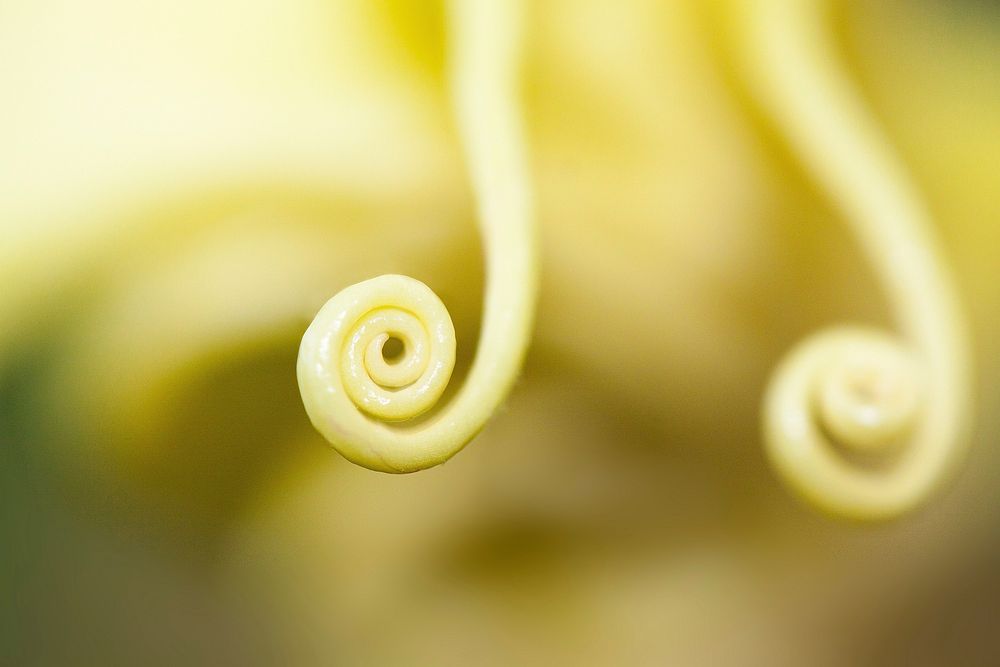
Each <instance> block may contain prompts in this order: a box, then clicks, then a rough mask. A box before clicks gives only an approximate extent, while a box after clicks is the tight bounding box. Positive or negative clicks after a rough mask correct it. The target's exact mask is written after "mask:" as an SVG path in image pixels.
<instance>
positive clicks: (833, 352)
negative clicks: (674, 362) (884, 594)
mask: <svg viewBox="0 0 1000 667" xmlns="http://www.w3.org/2000/svg"><path fill="white" fill-rule="evenodd" d="M825 5H826V3H823V2H817V1H816V0H759V1H756V2H752V3H743V4H741V5H740V6H741V7H742V9H743V12H742V13H741V14H739V18H740V19H741V22H740V25H741V26H742V27H743V30H744V32H743V35H742V39H743V40H744V41H743V43H742V46H743V56H744V59H745V65H746V70H745V74H746V75H747V77H748V81H749V84H750V88H751V91H752V94H753V95H754V97H755V98H756V99H757V101H758V102H759V103H760V105H761V106H762V107H763V108H764V109H765V111H766V112H767V113H768V114H769V115H770V116H771V117H772V118H773V120H774V121H775V122H776V123H777V124H778V126H779V128H780V130H781V131H782V132H783V133H784V134H785V135H786V138H787V140H788V142H789V143H790V145H791V147H792V149H793V151H794V152H795V154H796V155H797V157H798V158H799V159H800V160H801V161H802V162H803V163H804V165H805V167H806V168H807V169H808V170H809V172H810V174H811V176H812V177H813V178H814V179H815V180H816V181H817V182H818V184H819V185H820V187H821V188H822V189H823V190H824V191H825V192H826V194H827V196H829V197H830V199H831V200H832V201H833V202H834V203H835V204H836V207H837V209H838V210H839V212H840V213H841V214H842V215H843V217H844V218H845V220H846V221H847V222H848V224H849V226H850V229H851V231H852V232H853V233H854V235H855V236H856V238H857V240H858V242H859V243H860V244H861V246H862V249H863V250H864V252H865V254H866V255H867V257H868V260H869V262H871V264H872V265H873V266H874V268H875V270H876V272H877V275H878V276H879V278H880V280H881V282H882V284H883V286H884V289H885V290H886V292H887V294H888V296H889V299H890V302H891V306H892V308H893V313H894V315H895V318H896V320H897V322H898V324H899V327H900V329H901V330H902V333H903V335H904V337H905V342H898V343H895V345H896V346H902V347H903V349H901V350H894V349H892V347H891V346H888V344H887V343H886V339H885V337H884V335H882V334H880V333H877V332H869V331H867V330H860V329H853V328H837V329H833V330H831V331H827V332H823V333H821V334H818V335H817V336H816V337H814V338H811V339H810V340H808V341H806V342H805V343H803V344H802V346H801V347H799V348H798V349H797V350H795V351H793V352H792V354H791V355H790V357H789V358H788V360H786V361H785V362H784V363H783V364H782V365H781V367H780V368H779V370H778V372H777V374H776V376H775V377H774V380H773V382H772V385H771V387H770V388H769V390H768V396H767V399H766V404H765V412H764V422H765V424H764V430H765V436H766V440H767V442H766V445H767V448H768V453H769V456H770V458H771V461H772V463H773V464H774V466H775V468H776V470H777V471H778V473H779V474H780V475H781V476H782V477H783V478H784V479H785V481H786V482H787V483H788V484H789V485H790V486H791V487H792V488H794V489H795V490H796V491H798V492H799V493H800V494H802V495H803V496H805V497H806V498H808V499H809V500H810V501H812V502H814V503H815V504H817V505H818V506H820V507H822V508H824V509H826V510H828V511H830V512H832V513H835V514H842V515H846V516H850V517H855V518H861V519H884V518H890V517H893V516H897V515H899V514H901V513H903V512H906V511H907V510H910V509H912V508H913V507H914V506H916V505H918V504H919V503H920V502H922V501H924V500H925V499H926V498H927V497H928V496H929V495H930V494H931V493H933V492H934V491H935V490H937V489H938V488H939V487H940V486H941V484H942V482H943V481H944V480H945V479H947V477H948V475H949V474H950V473H951V472H952V471H953V469H954V467H955V464H956V463H957V462H958V461H959V460H960V459H961V458H962V455H963V453H964V451H965V448H966V438H965V435H966V434H965V429H966V428H967V425H966V420H967V419H966V418H967V414H966V413H967V411H968V410H969V407H970V395H969V385H970V379H969V361H968V356H969V351H968V343H967V341H966V334H965V325H964V317H963V315H962V312H961V309H960V307H959V305H958V301H957V297H956V295H955V288H954V286H953V284H952V278H951V275H950V273H949V271H948V270H947V268H946V266H945V262H944V261H943V259H942V258H941V257H940V256H939V253H938V247H939V245H938V241H937V239H936V238H935V236H934V234H933V233H932V225H931V222H930V216H929V214H928V212H927V211H926V209H925V206H924V205H923V203H922V202H921V200H920V197H919V195H918V194H917V193H916V192H915V189H914V187H913V186H912V185H911V183H910V181H909V179H908V177H907V176H906V174H905V170H904V169H903V167H902V166H901V165H900V164H899V161H898V160H897V159H896V157H895V156H894V155H893V152H892V150H891V148H890V147H889V145H888V143H887V141H886V139H885V138H884V136H883V134H882V133H881V132H880V131H879V129H878V128H877V127H876V126H875V124H874V122H873V121H872V120H871V118H870V113H869V112H868V111H867V110H866V109H865V107H864V105H863V103H862V102H861V100H860V98H859V96H858V94H857V93H856V92H855V90H854V88H853V87H852V85H851V84H850V81H849V80H848V79H847V77H846V76H845V75H844V73H843V72H842V71H841V69H840V68H839V67H838V66H837V64H836V56H835V50H834V48H833V46H832V44H831V37H830V35H829V32H828V29H827V28H826V27H825V26H827V25H828V22H827V21H826V20H825V18H826V17H825V16H824V10H825V9H826V6H825ZM887 346H888V347H887ZM910 348H912V349H913V350H912V354H913V355H914V357H915V358H916V359H917V361H916V362H914V363H916V364H918V365H919V368H920V370H919V373H918V372H917V371H915V370H914V369H913V368H912V367H911V365H910V363H909V362H902V363H901V362H900V356H901V355H904V356H906V355H909V354H911V352H910V351H909V349H910ZM843 364H852V365H854V366H855V372H853V373H849V374H845V373H843V372H842V371H841V370H840V367H841V366H842V365H843ZM831 377H832V378H833V379H832V382H833V383H834V385H835V386H833V388H831V386H830V385H831ZM837 384H840V385H841V386H839V387H837V386H836V385H837ZM915 384H916V385H917V386H916V387H914V386H913V385H915ZM893 385H896V386H897V387H898V388H897V389H889V390H885V389H884V388H885V387H892V386H893ZM917 393H921V394H923V395H924V396H923V398H922V402H918V401H917V400H916V399H915V398H914V397H913V396H914V395H915V394H917ZM831 395H834V396H837V395H839V396H841V397H843V396H849V395H854V397H855V398H854V399H853V400H839V399H838V400H830V397H831ZM818 397H819V398H818ZM831 409H832V410H833V414H831ZM824 421H825V422H826V425H825V426H824V424H823V423H822V422H824ZM831 426H832V428H831ZM824 428H825V430H824ZM909 431H912V433H910V432H909ZM830 434H837V435H840V436H842V437H849V438H850V440H849V441H847V442H843V443H840V442H838V441H837V440H836V439H835V438H834V439H831V438H830V437H829V436H830ZM892 437H897V438H905V443H903V444H902V445H901V446H900V447H899V449H898V452H897V451H890V452H885V457H884V458H883V459H880V460H878V461H876V462H872V461H862V460H858V459H856V458H851V457H849V456H846V455H845V453H844V452H843V451H837V446H838V445H844V446H846V447H847V448H854V449H857V448H859V447H861V448H868V446H870V445H872V444H873V443H875V444H880V443H881V441H883V440H886V439H891V438H892Z"/></svg>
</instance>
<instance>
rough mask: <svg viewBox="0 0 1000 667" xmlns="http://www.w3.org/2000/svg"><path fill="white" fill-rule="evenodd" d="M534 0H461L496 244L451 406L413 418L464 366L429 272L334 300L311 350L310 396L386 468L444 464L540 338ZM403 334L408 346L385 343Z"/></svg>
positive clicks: (453, 35)
mask: <svg viewBox="0 0 1000 667" xmlns="http://www.w3.org/2000/svg"><path fill="white" fill-rule="evenodd" d="M521 10H522V8H521V6H520V5H519V3H518V2H513V1H511V0H452V1H451V2H449V4H448V20H449V24H450V25H449V30H448V33H449V60H450V65H449V88H450V90H451V94H452V98H453V106H454V111H455V115H456V118H457V124H458V129H459V135H460V137H461V140H462V143H463V146H464V152H465V157H466V161H467V164H468V166H469V170H470V172H471V180H472V186H473V190H474V192H475V193H476V198H477V207H476V208H477V214H478V218H479V226H480V230H481V234H482V238H483V246H484V248H485V264H486V288H485V295H484V306H483V325H482V333H481V335H480V339H479V346H478V348H477V351H476V359H475V362H474V363H473V366H472V368H471V370H470V371H469V375H468V377H467V379H466V382H465V383H464V385H463V386H462V388H461V389H460V390H459V391H458V393H457V394H456V396H455V397H454V399H453V400H452V401H451V402H450V404H449V405H448V406H446V407H445V408H443V409H442V410H441V411H440V412H438V413H437V414H434V415H433V416H431V417H430V418H428V419H426V420H422V421H420V422H416V423H410V424H406V423H405V422H406V420H410V419H413V418H414V417H417V416H419V415H421V414H423V413H424V412H425V411H427V410H428V409H430V408H431V407H432V406H433V405H434V404H435V403H436V402H437V400H438V399H439V398H440V396H441V394H442V392H443V391H444V389H445V387H446V386H447V384H448V381H449V379H450V377H451V372H452V368H453V367H454V364H455V331H454V327H453V325H452V322H451V317H450V316H449V314H448V311H447V309H446V308H445V307H444V305H443V304H442V303H441V301H440V300H439V299H438V298H437V296H436V295H435V294H434V293H433V292H432V291H431V290H430V289H429V288H428V287H427V286H426V285H424V284H423V283H421V282H419V281H417V280H414V279H413V278H408V277H406V276H398V275H386V276H380V277H378V278H373V279H371V280H368V281H365V282H362V283H358V284H356V285H353V286H351V287H348V288H347V289H345V290H343V291H342V292H340V293H339V294H337V295H336V296H334V297H333V298H332V299H330V301H328V302H327V303H326V305H324V306H323V308H322V309H321V310H320V311H319V314H318V315H317V316H316V319H315V320H314V321H313V323H312V324H311V325H310V326H309V328H308V330H307V331H306V333H305V335H304V337H303V339H302V345H301V347H300V349H299V360H298V380H299V389H300V391H301V393H302V401H303V403H304V404H305V407H306V411H307V412H308V414H309V417H310V419H311V420H312V423H313V425H314V426H315V427H316V429H317V430H318V431H319V432H320V433H322V434H323V436H324V437H325V438H326V439H327V440H328V441H329V442H330V443H331V444H332V445H333V446H334V447H335V448H336V449H337V450H338V451H339V452H340V453H341V454H343V455H344V456H345V457H346V458H348V459H349V460H351V461H353V462H354V463H357V464H359V465H362V466H365V467H367V468H371V469H373V470H380V471H384V472H394V473H403V472H412V471H416V470H422V469H424V468H429V467H431V466H434V465H437V464H439V463H443V462H444V461H446V460H448V459H449V458H450V457H451V456H453V455H454V454H455V453H456V452H458V451H459V450H460V449H462V447H464V446H465V445H466V444H467V443H468V442H469V441H470V440H471V439H472V438H473V437H475V435H476V434H477V433H478V432H479V431H480V430H482V428H483V426H484V425H485V424H486V422H487V420H488V419H489V418H490V416H491V415H492V414H493V412H494V411H495V410H496V408H497V407H498V406H499V404H500V403H501V401H502V400H503V399H504V397H505V396H506V394H507V392H508V391H509V389H510V387H511V385H512V384H513V382H514V380H515V378H516V375H517V372H518V369H519V368H520V365H521V361H522V359H523V357H524V353H525V350H526V348H527V345H528V339H529V335H530V330H531V326H532V320H533V317H534V311H535V301H536V293H537V272H538V269H537V248H536V239H535V230H534V221H533V213H532V204H531V197H530V188H529V180H528V174H527V166H526V148H525V146H524V142H523V131H522V127H521V119H520V117H519V114H518V106H519V102H518V99H519V93H518V80H519V68H520V64H521V58H520V48H521V44H520V40H521V35H520V26H521V16H520V12H521ZM391 339H395V340H396V341H397V345H400V346H401V348H402V350H401V352H400V353H399V354H398V355H395V356H391V355H388V354H387V351H386V348H385V346H386V344H387V343H388V342H389V341H390V340H391Z"/></svg>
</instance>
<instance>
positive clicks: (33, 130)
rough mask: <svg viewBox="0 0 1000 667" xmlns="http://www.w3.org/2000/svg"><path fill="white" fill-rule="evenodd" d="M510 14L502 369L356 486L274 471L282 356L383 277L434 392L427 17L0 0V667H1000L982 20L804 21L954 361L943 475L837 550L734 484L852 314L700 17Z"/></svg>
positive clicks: (788, 178) (853, 284) (437, 126)
mask: <svg viewBox="0 0 1000 667" xmlns="http://www.w3.org/2000/svg"><path fill="white" fill-rule="evenodd" d="M529 7H530V11H529V14H528V16H527V23H526V29H527V31H528V32H527V43H526V48H527V58H528V60H527V66H526V71H525V79H524V89H525V90H524V92H525V99H524V104H525V106H524V113H525V117H526V120H527V127H528V132H529V143H530V146H531V169H532V173H533V183H534V186H535V188H536V198H537V205H538V220H539V225H540V228H541V237H542V272H543V278H542V285H541V289H542V292H541V301H540V304H539V309H538V314H537V326H536V331H535V335H534V338H533V342H532V348H531V351H530V353H529V356H528V360H527V363H526V365H525V369H524V372H523V375H522V378H521V380H520V381H519V383H518V385H517V386H516V387H515V389H514V391H513V393H512V394H511V396H510V398H509V399H508V401H507V402H506V404H505V407H504V409H503V410H502V411H501V412H500V413H499V414H498V415H497V416H496V418H495V419H494V420H493V421H492V422H491V424H490V426H489V427H488V429H487V430H486V431H485V432H484V433H483V434H482V435H481V436H480V437H479V438H477V439H476V440H475V441H474V442H473V443H472V444H471V445H470V446H469V447H468V448H467V449H466V450H464V451H463V452H461V453H460V454H459V455H458V456H456V457H455V458H454V459H453V460H452V461H450V462H448V463H447V464H445V465H443V466H440V467H438V468H434V469H432V470H429V471H424V472H420V473H416V474H413V475H409V476H390V475H385V474H380V473H374V472H371V471H368V470H365V469H362V468H358V467H356V466H353V465H351V464H349V463H347V462H346V461H344V460H343V459H341V458H340V457H339V456H338V455H337V454H336V453H335V452H334V451H333V450H331V449H330V448H329V447H327V445H326V444H325V442H324V441H323V440H322V438H321V437H320V436H319V435H317V434H315V433H314V432H313V429H312V427H311V425H310V424H309V421H308V419H307V418H306V415H305V413H304V410H303V408H302V405H301V401H300V398H299V393H298V388H297V386H296V382H295V371H294V369H295V357H296V352H297V347H298V342H299V339H300V338H301V336H302V332H303V331H304V329H305V327H306V326H307V325H308V323H309V321H310V319H311V318H312V316H313V315H314V314H315V312H316V310H317V309H318V308H319V306H320V305H321V304H322V303H323V302H324V301H325V300H326V299H327V298H328V297H329V296H330V295H332V294H333V293H335V292H336V291H338V290H339V289H341V288H342V287H344V286H346V285H349V284H352V283H355V282H357V281H360V280H363V279H365V278H369V277H371V276H374V275H378V274H382V273H390V272H393V273H403V274H407V275H411V276H414V277H416V278H419V279H420V280H422V281H424V282H425V283H427V284H428V285H430V286H431V287H432V288H433V289H434V290H435V291H436V292H437V293H438V294H439V295H440V296H441V298H442V300H443V301H444V302H445V303H446V304H447V306H448V309H449V311H450V312H451V314H452V317H453V319H454V321H455V326H456V330H457V333H458V356H459V362H458V371H457V377H456V379H455V380H453V384H460V383H461V380H462V373H463V371H464V370H465V369H467V368H468V365H469V362H470V360H471V355H472V354H473V351H474V349H475V341H476V339H477V336H478V330H479V325H480V307H481V292H482V286H483V267H482V263H481V261H480V259H479V257H480V246H479V243H480V241H479V238H478V236H477V232H476V227H475V222H474V219H473V202H472V198H471V194H470V191H469V184H468V177H467V174H466V173H465V172H466V170H465V167H464V165H463V163H462V158H461V153H460V147H459V145H458V142H457V139H456V133H455V130H454V122H453V119H452V116H451V113H450V107H449V103H448V100H447V91H446V89H445V76H444V67H445V62H446V57H447V54H446V53H445V34H446V30H447V29H448V28H447V26H446V25H445V22H444V12H443V9H442V7H441V5H440V4H439V3H437V2H420V1H418V0H391V1H389V0H387V1H386V2H374V3H373V2H367V1H366V0H243V1H241V2H233V1H231V0H211V1H207V2H206V1H203V2H193V1H188V0H176V1H175V2H170V3H167V2H157V1H153V0H138V1H137V0H129V1H125V0H91V1H89V2H86V3H82V2H67V1H65V0H32V1H31V2H27V1H18V0H6V1H5V2H3V3H0V194H2V196H0V281H2V283H0V284H2V289H0V490H2V495H0V663H2V664H11V665H77V664H79V665H89V664H95V665H97V664H100V665H118V664H121V665H133V664H150V665H159V664H164V665H167V664H170V665H174V664H185V665H193V664H211V665H220V664H233V665H258V664H259V665H332V664H337V665H341V664H342V665H513V664H544V665H563V664H565V665H586V664H595V665H610V664H641V665H647V664H648V665H663V664H682V665H692V664H713V665H715V664H740V665H748V664H750V665H785V664H787V665H801V664H809V665H826V664H830V665H845V664H850V665H856V664H880V665H887V664H907V665H921V664H926V665H941V664H996V663H997V662H1000V638H998V637H997V633H996V632H995V619H996V618H998V613H1000V609H998V603H997V600H998V599H1000V577H998V576H997V574H996V572H995V569H996V568H995V561H996V559H997V558H998V557H1000V510H998V509H997V506H998V501H1000V455H998V452H997V447H996V446H995V443H996V441H997V438H998V436H1000V418H998V416H997V415H998V414H1000V400H998V398H997V396H998V392H1000V261H998V256H1000V157H998V156H1000V6H997V5H996V4H995V3H989V2H986V1H983V0H952V1H946V0H889V1H886V2H878V3H866V2H861V1H858V0H853V1H850V2H840V3H837V4H836V5H835V7H834V9H835V12H834V17H835V21H836V24H835V26H834V28H835V30H836V34H837V37H838V46H839V48H840V49H841V53H840V56H841V58H842V59H843V61H844V62H845V63H846V66H847V67H848V69H849V72H850V75H851V77H852V80H853V82H854V83H855V84H856V85H857V86H859V87H860V88H861V90H862V91H863V93H864V95H865V100H866V102H867V103H868V105H869V108H870V111H871V113H872V114H873V115H874V116H875V117H876V119H877V121H878V123H879V125H880V126H881V127H882V128H883V129H884V131H885V133H886V135H887V137H888V138H889V140H890V141H891V143H892V144H893V146H894V147H895V148H896V149H897V151H898V152H899V154H900V156H901V158H902V160H903V162H904V163H905V164H906V166H907V168H908V170H909V172H910V174H911V175H912V177H913V179H914V181H915V182H916V183H917V185H918V186H919V189H920V191H921V193H922V194H923V196H924V197H925V199H926V201H927V203H928V205H929V207H930V209H931V211H932V212H933V213H934V219H935V224H936V225H937V231H938V232H939V234H940V236H941V238H942V242H943V251H944V254H945V256H946V257H947V258H949V260H950V261H951V263H952V266H953V268H954V269H955V271H956V273H957V276H958V280H959V286H960V289H961V292H962V296H963V298H964V300H965V303H964V305H965V306H966V308H967V310H968V313H969V316H970V319H971V321H972V324H973V334H974V337H975V343H976V346H975V350H974V353H975V362H976V368H975V370H976V373H977V386H976V394H977V405H976V406H975V409H976V414H977V421H976V425H975V430H974V434H973V436H974V437H973V449H972V452H971V456H970V461H969V463H968V464H967V466H966V467H965V469H964V471H963V472H962V474H961V475H960V477H959V478H958V479H957V480H956V482H955V484H954V486H953V487H952V488H951V489H950V490H949V491H947V492H946V493H945V494H943V495H942V496H940V497H938V498H936V499H934V500H933V501H932V503H931V504H930V505H929V506H928V507H927V508H926V509H924V510H922V511H921V512H919V513H917V514H915V515H913V516H909V517H906V518H903V519H901V520H898V521H896V522H893V523H889V524H885V525H874V526H867V525H857V524H851V523H845V522H840V521H835V520H831V519H829V518H827V517H824V516H822V515H820V514H818V513H815V512H814V511H813V510H811V509H810V508H808V507H805V506H804V505H802V504H801V503H800V502H799V501H798V500H797V499H796V498H794V497H792V496H791V495H790V494H788V493H787V491H786V490H785V489H784V488H783V487H782V486H781V484H780V483H779V482H778V480H777V479H776V478H775V477H774V475H773V474H772V473H771V471H770V470H769V468H768V467H767V464H766V461H765V459H764V454H763V449H762V444H761V438H760V435H759V424H758V422H759V413H760V401H761V396H762V393H763V389H764V385H765V384H766V382H767V379H768V376H769V374H770V373H771V371H772V369H773V367H774V365H775V363H776V362H777V361H778V360H779V359H780V358H781V356H782V355H783V354H784V352H785V351H787V350H788V349H789V348H790V347H791V346H792V345H793V344H794V343H795V342H797V341H798V340H800V339H801V338H802V337H803V336H804V335H806V334H808V333H809V332H811V331H813V330H815V329H817V328H820V327H822V326H823V325H825V324H827V323H830V322H840V321H861V322H869V323H875V324H884V323H887V317H888V310H887V307H886V303H885V301H884V299H883V297H882V295H881V293H880V291H879V288H878V286H877V285H876V284H875V282H874V279H873V275H872V272H871V269H870V267H868V266H867V265H866V263H865V261H864V259H863V258H862V256H861V255H860V254H859V252H858V249H857V248H856V246H855V244H854V242H853V241H852V239H851V238H850V237H849V236H848V235H847V233H846V232H845V231H844V227H843V225H842V224H841V221H839V220H838V218H837V215H836V213H835V212H834V211H833V210H832V209H831V207H830V204H829V202H827V201H825V200H824V197H823V196H822V195H821V194H820V193H819V192H818V191H817V190H816V189H815V187H814V186H813V185H812V184H811V183H810V180H809V178H808V176H807V175H806V174H805V173H804V172H803V170H802V168H801V167H800V166H799V165H798V164H797V162H796V161H795V160H794V159H793V158H792V157H791V155H790V154H789V153H788V150H787V148H786V147H785V146H784V145H783V143H782V141H781V140H780V138H779V136H778V134H777V132H776V130H775V128H774V127H772V126H771V125H770V124H769V123H768V122H767V121H766V120H765V119H764V118H763V117H762V116H761V114H760V112H759V111H758V110H756V109H755V108H754V106H753V104H751V102H750V101H749V99H748V96H747V93H746V90H745V89H744V86H743V84H742V83H741V81H740V80H739V76H737V74H736V68H735V67H734V63H733V58H734V57H735V51H734V49H733V48H732V46H731V40H730V36H729V35H728V33H727V30H726V25H727V20H726V16H725V13H726V11H727V9H726V7H725V5H724V4H723V3H721V2H718V3H717V2H697V1H695V0H690V1H685V0H659V1H654V0H624V1H621V2H601V1H598V0H542V1H540V2H535V3H529Z"/></svg>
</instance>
